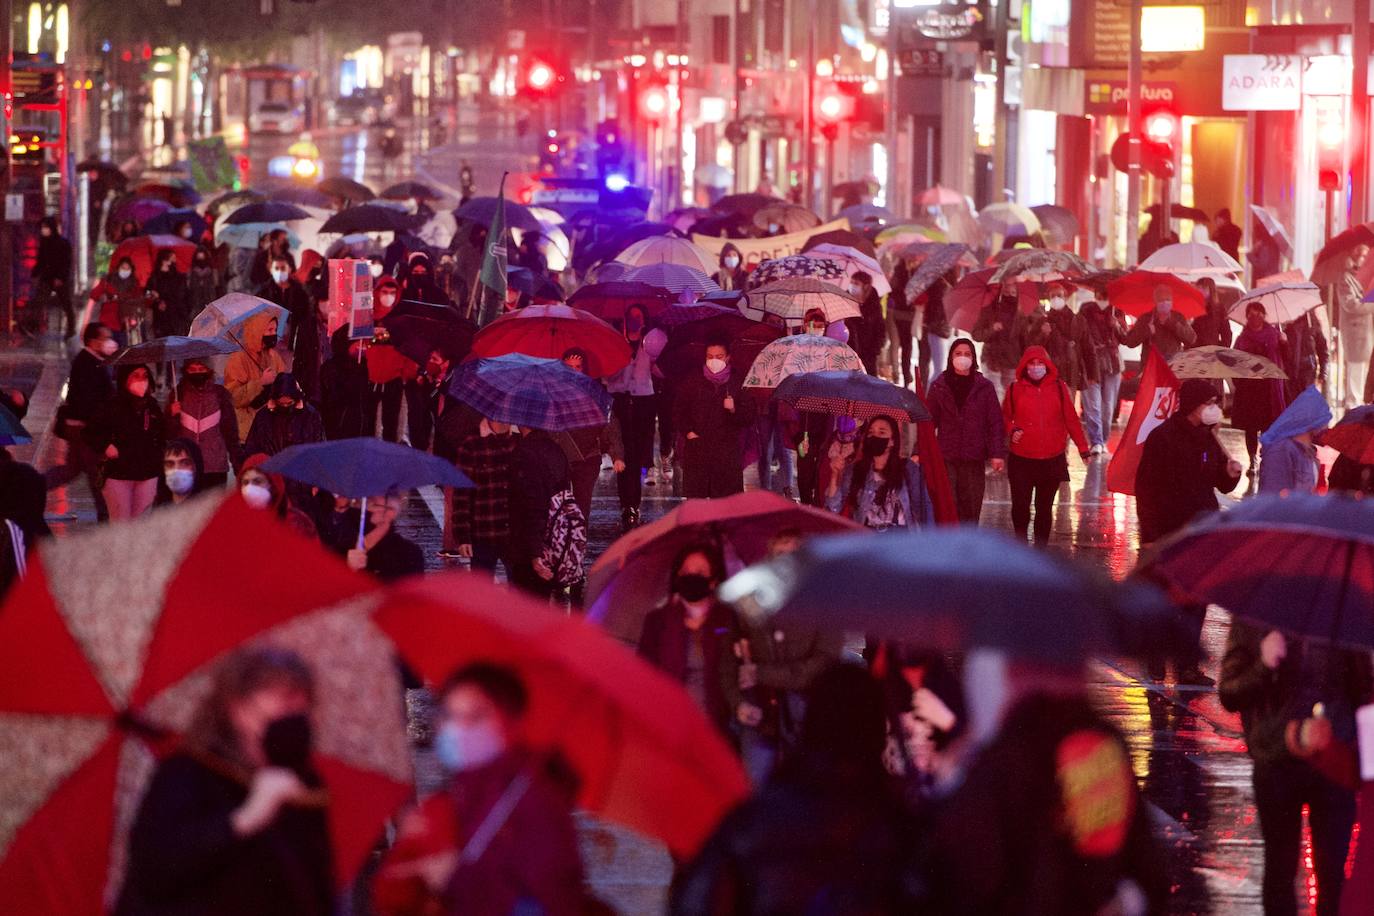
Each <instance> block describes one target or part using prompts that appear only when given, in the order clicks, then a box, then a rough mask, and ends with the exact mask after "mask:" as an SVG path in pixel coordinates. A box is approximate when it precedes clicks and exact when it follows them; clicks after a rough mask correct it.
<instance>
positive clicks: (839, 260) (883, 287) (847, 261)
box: [802, 244, 892, 296]
mask: <svg viewBox="0 0 1374 916" xmlns="http://www.w3.org/2000/svg"><path fill="white" fill-rule="evenodd" d="M802 257H805V258H815V259H818V260H826V261H832V262H834V263H835V264H838V265H840V269H841V270H843V271H844V276H845V280H846V281H849V280H852V279H853V278H854V275H855V274H857V273H866V274H868V278H869V280H870V281H872V285H873V288H874V289H876V290H877V291H878V295H880V296H886V295H887V294H888V293H890V292H892V284H891V283H889V282H887V275H886V274H885V273H883V268H882V266H881V265H879V264H878V261H877V259H876V258H872V257H869V256H868V255H866V254H864V253H863V252H861V251H858V250H857V249H854V248H847V247H844V246H841V245H831V244H825V245H817V246H816V247H815V248H812V249H811V250H810V251H807V252H803V254H802Z"/></svg>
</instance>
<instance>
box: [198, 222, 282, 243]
mask: <svg viewBox="0 0 1374 916" xmlns="http://www.w3.org/2000/svg"><path fill="white" fill-rule="evenodd" d="M276 229H282V230H283V231H284V232H285V233H286V241H287V245H288V246H289V247H291V248H300V247H301V239H300V236H298V235H296V233H294V232H292V231H291V230H290V229H285V228H284V227H283V226H282V224H281V223H243V224H242V225H238V226H230V225H227V224H223V223H221V224H220V227H219V228H218V229H217V230H215V242H216V243H217V244H220V245H228V246H230V247H231V248H256V247H258V242H260V241H261V240H262V237H263V236H264V235H266V234H267V233H269V232H272V231H273V230H276Z"/></svg>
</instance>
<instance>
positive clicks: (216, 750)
mask: <svg viewBox="0 0 1374 916" xmlns="http://www.w3.org/2000/svg"><path fill="white" fill-rule="evenodd" d="M314 696H315V679H314V676H313V675H312V674H311V672H310V669H309V667H308V666H307V665H306V663H305V661H304V660H303V659H301V657H300V656H298V655H296V654H295V653H294V652H290V651H288V650H285V649H277V648H266V647H264V648H256V649H241V650H239V651H237V652H234V653H232V654H231V655H230V656H229V657H228V658H226V659H225V660H224V661H223V662H221V663H220V664H219V665H218V666H217V668H216V670H215V673H214V675H213V682H212V685H211V688H210V693H209V695H208V696H207V697H206V699H205V700H204V701H203V702H202V704H201V706H200V709H199V711H198V712H197V713H196V715H195V718H194V719H193V720H192V724H191V728H190V730H189V732H188V733H187V736H186V739H185V741H184V742H183V743H182V745H181V747H180V748H179V750H178V751H177V752H176V753H174V754H173V755H172V756H170V757H168V758H166V759H165V760H163V761H162V762H161V763H159V764H158V765H157V769H156V771H155V772H154V774H153V777H152V782H151V783H150V785H149V786H148V791H147V793H146V794H145V795H144V796H143V799H142V801H141V803H140V804H139V807H138V813H137V815H136V816H135V818H134V823H133V829H132V830H131V832H130V834H129V863H128V872H127V874H126V876H125V880H124V887H123V890H122V892H121V895H120V899H119V902H118V905H117V906H116V907H115V912H116V913H119V914H121V916H142V914H153V913H166V912H197V913H213V912H226V913H227V912H234V913H259V914H263V916H272V914H281V916H286V914H293V916H299V914H317V916H323V914H327V913H330V912H332V911H333V905H334V886H333V880H334V862H333V849H332V846H331V843H330V839H329V828H328V822H327V821H328V818H327V812H326V809H325V807H324V806H323V804H322V803H321V802H320V801H319V799H320V797H321V795H322V793H321V791H320V789H321V788H322V781H321V779H320V776H319V773H318V772H317V771H316V770H315V768H314V766H313V765H312V764H311V762H310V753H311V732H310V719H309V715H310V711H311V707H312V706H313V705H314Z"/></svg>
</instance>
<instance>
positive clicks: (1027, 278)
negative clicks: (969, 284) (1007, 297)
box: [992, 248, 1092, 283]
mask: <svg viewBox="0 0 1374 916" xmlns="http://www.w3.org/2000/svg"><path fill="white" fill-rule="evenodd" d="M1091 272H1092V268H1091V267H1089V266H1088V265H1087V264H1086V263H1085V262H1084V261H1083V259H1082V258H1080V257H1079V256H1078V255H1076V254H1073V253H1071V252H1068V251H1049V250H1047V249H1044V248H1025V249H1022V250H1019V251H1017V252H1016V253H1015V254H1013V255H1011V256H1010V257H1008V258H1007V259H1006V260H1005V261H1003V262H1002V266H1000V267H998V268H997V271H996V273H994V274H993V275H992V282H993V283H1001V282H1003V281H1004V280H1008V279H1011V278H1015V279H1017V280H1019V281H1021V282H1023V283H1050V282H1053V281H1055V280H1074V279H1077V278H1079V277H1084V276H1087V275H1088V274H1089V273H1091Z"/></svg>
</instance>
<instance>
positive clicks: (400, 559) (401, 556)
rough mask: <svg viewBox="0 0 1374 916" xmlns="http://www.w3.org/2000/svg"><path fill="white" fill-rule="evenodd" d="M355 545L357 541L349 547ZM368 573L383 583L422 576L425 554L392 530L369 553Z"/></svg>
mask: <svg viewBox="0 0 1374 916" xmlns="http://www.w3.org/2000/svg"><path fill="white" fill-rule="evenodd" d="M355 530H356V529H355ZM355 545H356V541H355V542H354V543H353V544H350V545H349V546H350V547H352V546H355ZM367 571H368V572H370V573H372V575H374V576H376V577H377V578H378V579H381V580H382V581H383V582H395V581H396V580H397V579H403V578H405V577H406V576H418V575H422V574H423V573H424V571H425V552H424V551H423V550H421V549H420V548H419V547H418V546H417V545H416V544H415V543H414V542H413V541H410V540H408V539H406V538H404V537H402V536H401V535H399V534H397V533H396V529H395V528H392V529H391V530H390V531H388V532H387V533H386V534H384V535H383V536H382V539H381V540H380V541H378V542H377V543H375V544H373V545H372V549H371V550H369V551H368V552H367Z"/></svg>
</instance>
